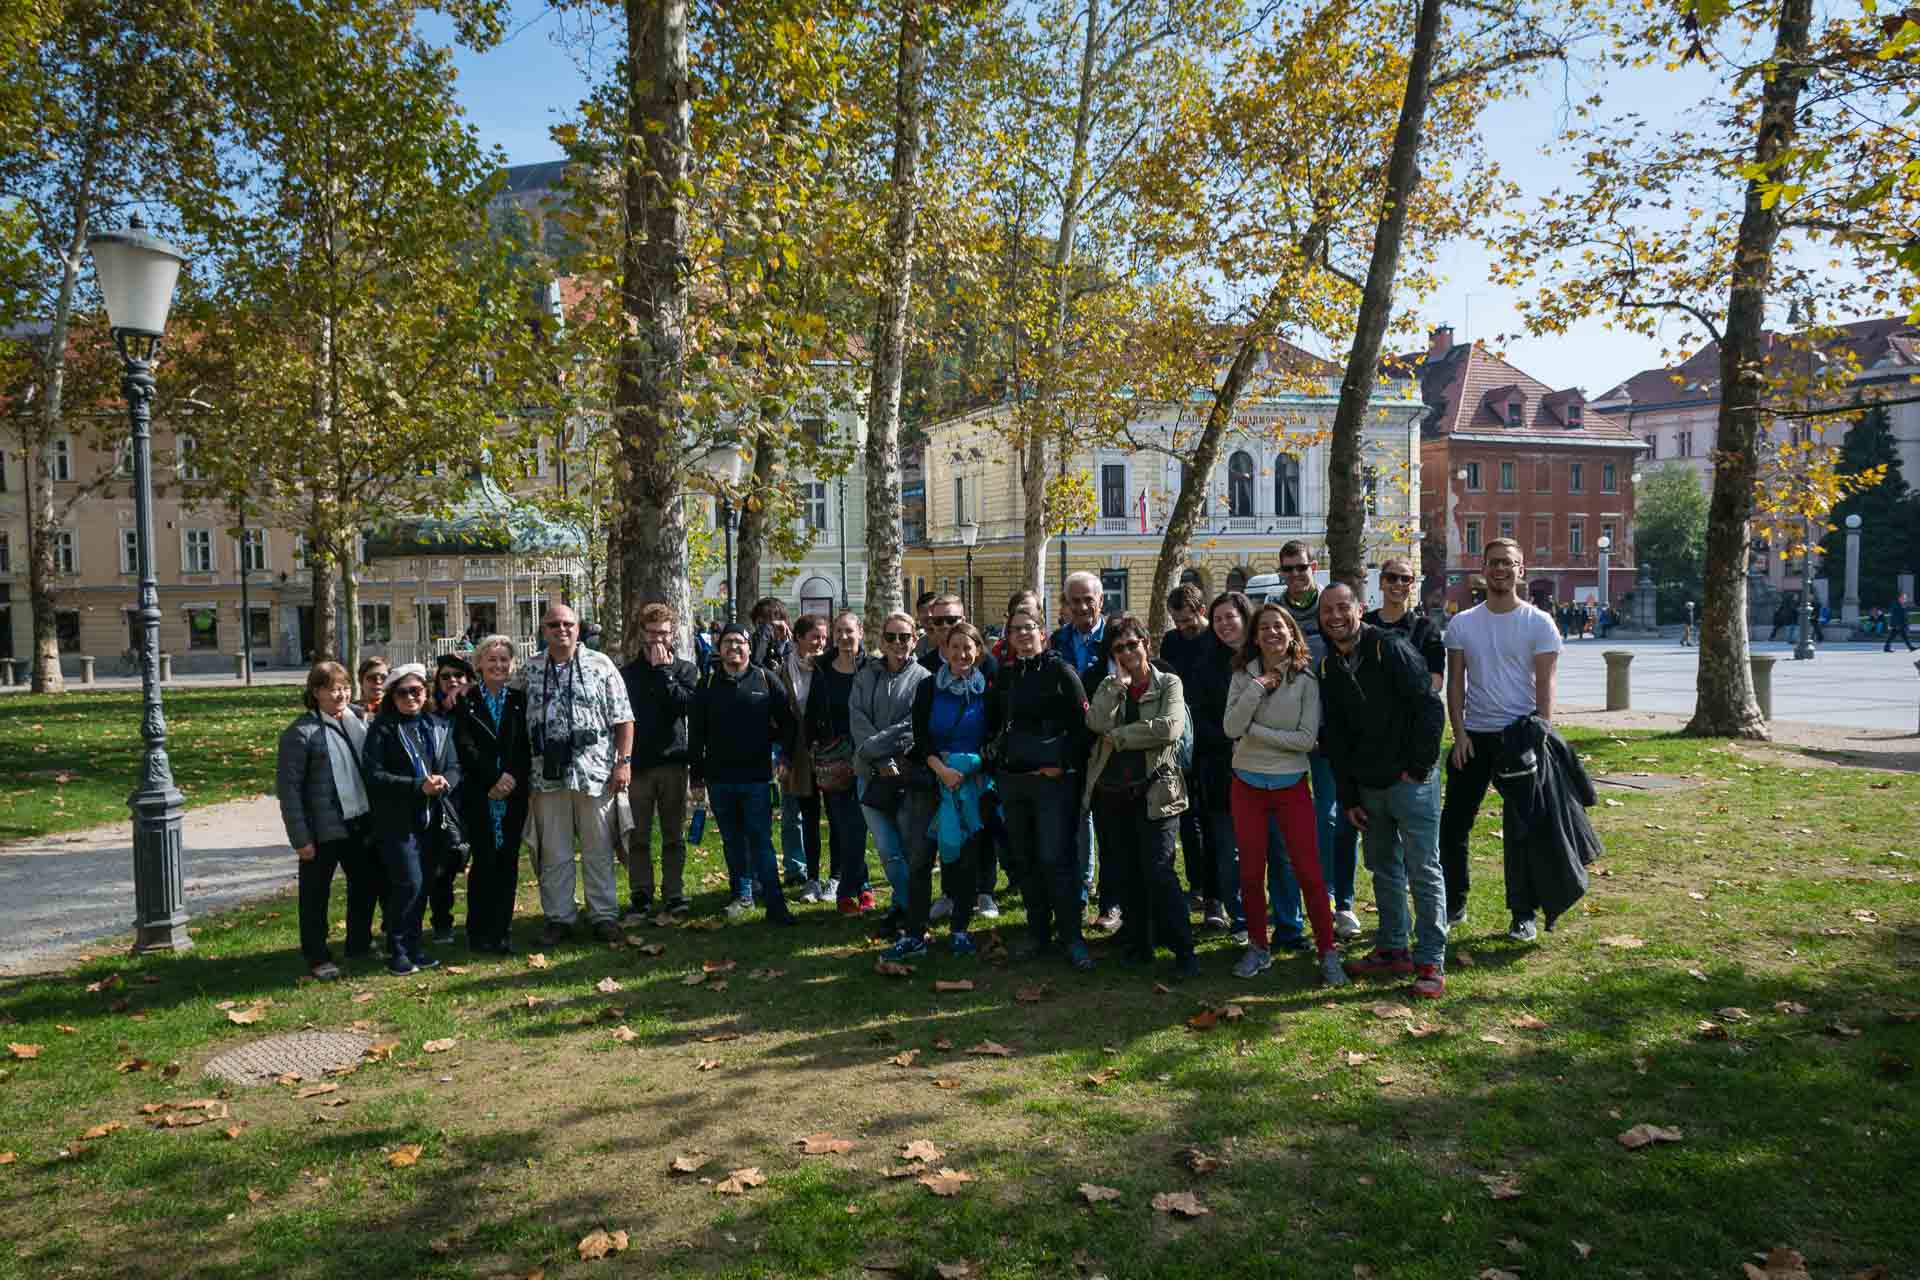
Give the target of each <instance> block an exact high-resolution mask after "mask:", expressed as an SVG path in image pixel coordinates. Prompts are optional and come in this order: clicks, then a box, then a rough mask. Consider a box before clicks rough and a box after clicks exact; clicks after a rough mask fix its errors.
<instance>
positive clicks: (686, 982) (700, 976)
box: [680, 973, 707, 987]
mask: <svg viewBox="0 0 1920 1280" xmlns="http://www.w3.org/2000/svg"><path fill="white" fill-rule="evenodd" d="M706 980H707V975H706V974H704V973H690V974H688V975H687V976H686V977H684V978H682V979H680V985H681V986H683V987H697V986H699V985H700V984H701V983H703V982H705V981H706Z"/></svg>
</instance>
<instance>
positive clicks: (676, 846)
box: [620, 603, 700, 916]
mask: <svg viewBox="0 0 1920 1280" xmlns="http://www.w3.org/2000/svg"><path fill="white" fill-rule="evenodd" d="M675 621H677V619H676V618H675V616H674V612H673V608H672V606H670V605H666V604H659V603H654V604H649V605H647V606H645V607H644V608H642V609H641V610H640V632H641V640H642V646H643V647H642V648H641V651H640V656H639V657H638V658H636V659H634V660H633V661H632V662H629V663H628V664H627V665H626V666H624V667H622V668H621V669H620V675H621V678H622V679H624V680H625V681H626V682H627V701H628V702H631V703H632V704H633V781H632V782H630V783H628V784H627V803H628V804H629V805H630V806H631V807H632V809H633V830H632V831H631V832H629V833H628V836H627V848H626V857H627V882H628V884H629V885H631V887H632V890H633V913H634V914H635V915H638V916H644V915H647V914H649V913H650V912H651V911H652V910H653V819H654V815H655V814H656V813H657V814H658V815H659V817H660V889H661V892H662V894H663V895H664V896H665V899H666V902H665V904H664V905H665V907H666V909H667V910H668V911H671V912H673V913H674V914H675V915H682V914H685V912H686V911H687V888H686V866H687V711H688V709H689V708H690V707H692V705H693V693H694V688H695V686H697V685H698V684H699V682H700V672H699V668H697V667H695V666H694V664H693V663H691V662H689V661H687V660H686V659H685V658H678V657H675V656H674V653H673V629H674V623H675Z"/></svg>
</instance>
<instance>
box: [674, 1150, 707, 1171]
mask: <svg viewBox="0 0 1920 1280" xmlns="http://www.w3.org/2000/svg"><path fill="white" fill-rule="evenodd" d="M711 1159H713V1157H712V1156H710V1155H708V1154H707V1153H706V1152H704V1151H689V1152H687V1154H685V1155H683V1156H675V1157H674V1158H673V1159H672V1160H671V1161H669V1162H668V1164H667V1168H668V1170H669V1171H671V1172H673V1173H698V1172H700V1166H701V1165H703V1164H705V1163H706V1162H707V1161H709V1160H711Z"/></svg>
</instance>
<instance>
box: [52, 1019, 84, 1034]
mask: <svg viewBox="0 0 1920 1280" xmlns="http://www.w3.org/2000/svg"><path fill="white" fill-rule="evenodd" d="M53 1029H54V1030H55V1031H58V1032H61V1033H63V1034H65V1035H70V1036H72V1035H78V1034H80V1028H78V1027H70V1026H68V1025H67V1024H66V1023H64V1022H57V1023H55V1024H54V1027H53Z"/></svg>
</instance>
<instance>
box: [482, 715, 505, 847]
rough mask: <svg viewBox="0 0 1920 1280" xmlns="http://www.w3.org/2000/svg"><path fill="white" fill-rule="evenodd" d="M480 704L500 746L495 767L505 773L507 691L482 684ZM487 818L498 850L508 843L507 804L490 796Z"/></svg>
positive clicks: (495, 756) (488, 798)
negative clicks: (504, 729) (489, 687)
mask: <svg viewBox="0 0 1920 1280" xmlns="http://www.w3.org/2000/svg"><path fill="white" fill-rule="evenodd" d="M479 702H480V706H481V708H482V709H483V711H484V712H485V714H486V716H487V718H488V719H489V720H491V721H492V722H493V739H494V741H495V742H496V743H498V744H499V749H498V750H497V751H496V752H495V754H494V767H495V768H497V769H500V770H502V771H503V772H504V770H505V767H506V763H507V760H506V756H507V752H506V743H505V742H503V741H501V739H502V737H503V735H502V734H501V732H500V727H501V725H502V724H503V723H504V722H505V721H506V716H507V691H506V689H505V688H504V687H503V688H502V689H501V690H500V692H499V693H494V692H493V691H492V690H490V689H488V688H487V686H486V685H485V684H484V683H482V684H481V685H480V699H479ZM487 816H488V817H489V818H491V819H493V847H494V848H495V849H498V848H500V847H501V846H502V845H504V844H506V842H507V802H506V801H505V800H496V799H494V798H493V797H492V796H488V797H487Z"/></svg>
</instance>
